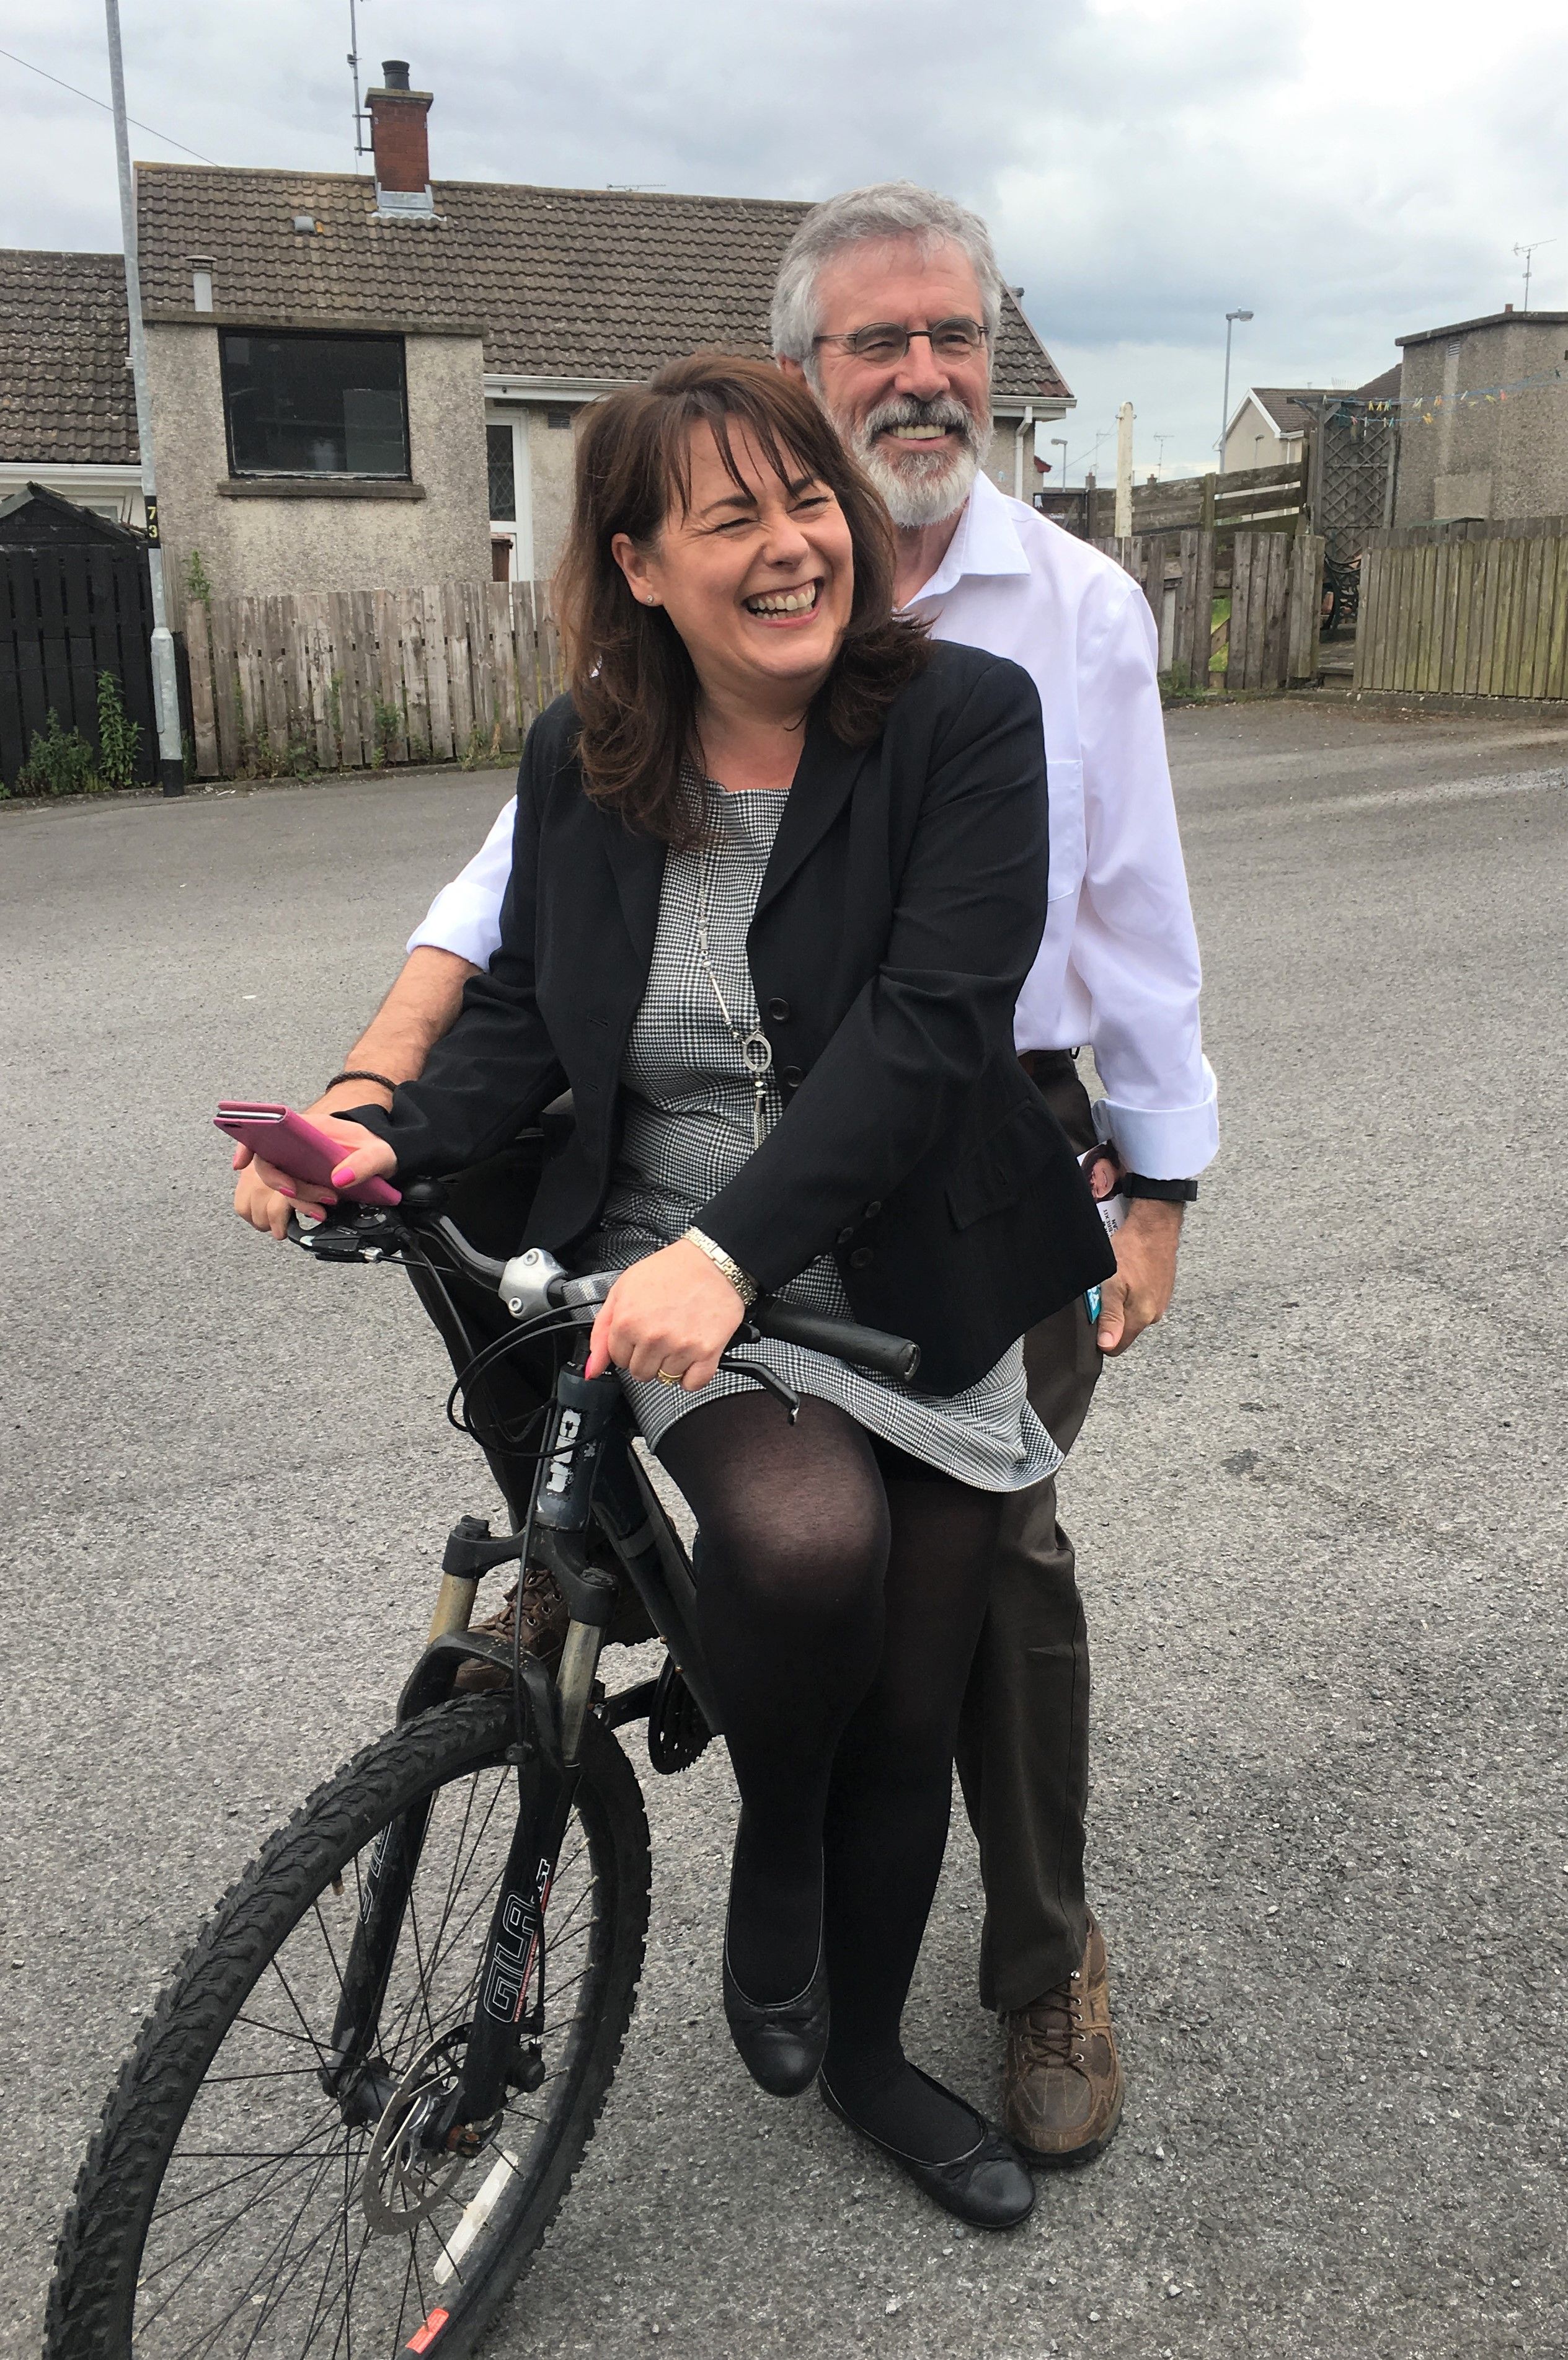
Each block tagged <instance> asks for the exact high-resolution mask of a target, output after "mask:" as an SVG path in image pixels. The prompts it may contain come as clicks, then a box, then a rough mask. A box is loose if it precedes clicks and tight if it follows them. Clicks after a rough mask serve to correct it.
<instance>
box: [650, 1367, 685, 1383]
mask: <svg viewBox="0 0 1568 2360" xmlns="http://www.w3.org/2000/svg"><path fill="white" fill-rule="evenodd" d="M653 1373H654V1375H655V1377H656V1378H657V1379H658V1381H659V1383H660V1384H661V1385H679V1384H681V1383H683V1382H684V1379H683V1378H681V1377H672V1376H671V1375H670V1371H669V1370H668V1369H655V1371H654V1372H653Z"/></svg>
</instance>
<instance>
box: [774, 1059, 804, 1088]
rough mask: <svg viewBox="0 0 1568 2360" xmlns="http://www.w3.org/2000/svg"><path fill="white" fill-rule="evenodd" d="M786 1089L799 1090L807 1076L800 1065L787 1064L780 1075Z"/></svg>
mask: <svg viewBox="0 0 1568 2360" xmlns="http://www.w3.org/2000/svg"><path fill="white" fill-rule="evenodd" d="M805 1078H806V1076H805V1075H804V1073H803V1072H802V1071H801V1069H800V1066H799V1065H786V1066H784V1067H783V1069H782V1070H781V1072H780V1073H779V1080H780V1081H781V1082H782V1083H783V1084H784V1086H785V1087H786V1089H791V1090H798V1089H799V1088H800V1084H801V1083H802V1082H803V1081H804V1080H805Z"/></svg>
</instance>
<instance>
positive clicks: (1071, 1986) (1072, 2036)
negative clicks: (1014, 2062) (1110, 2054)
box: [1013, 1971, 1083, 2070]
mask: <svg viewBox="0 0 1568 2360" xmlns="http://www.w3.org/2000/svg"><path fill="white" fill-rule="evenodd" d="M1082 2011H1083V1973H1082V1972H1081V1971H1079V1972H1074V1973H1073V1974H1071V1975H1069V1977H1068V1978H1067V1981H1066V1982H1065V1983H1057V1984H1055V1985H1054V1986H1053V1988H1052V1989H1051V1990H1050V1991H1048V1992H1045V1993H1043V1994H1041V1996H1040V1998H1039V1999H1037V2000H1034V2001H1031V2003H1030V2004H1029V2006H1028V2007H1022V2008H1019V2010H1018V2014H1017V2015H1016V2016H1014V2018H1013V2033H1014V2038H1016V2039H1017V2041H1018V2047H1019V2049H1020V2050H1021V2052H1022V2054H1023V2057H1024V2060H1026V2062H1028V2063H1029V2064H1030V2065H1045V2066H1054V2067H1056V2068H1057V2069H1058V2070H1070V2069H1073V2068H1076V2067H1081V2066H1082V2064H1083V2013H1082Z"/></svg>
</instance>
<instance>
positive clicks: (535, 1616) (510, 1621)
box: [490, 1566, 561, 1639]
mask: <svg viewBox="0 0 1568 2360" xmlns="http://www.w3.org/2000/svg"><path fill="white" fill-rule="evenodd" d="M560 1600H561V1592H560V1590H558V1589H557V1587H556V1585H555V1582H554V1580H553V1579H552V1578H551V1577H550V1575H549V1574H548V1573H546V1572H544V1571H543V1570H542V1568H539V1567H538V1566H530V1568H528V1572H527V1573H526V1574H525V1575H524V1576H523V1579H522V1581H521V1583H520V1584H519V1583H516V1582H514V1584H513V1585H512V1587H511V1589H510V1590H508V1591H507V1592H506V1598H505V1599H504V1600H503V1601H502V1604H501V1607H500V1610H499V1612H497V1613H496V1614H495V1616H494V1617H493V1618H492V1622H491V1625H490V1627H491V1628H492V1629H493V1630H494V1632H495V1636H496V1637H497V1638H500V1639H509V1638H510V1637H511V1635H512V1629H513V1625H514V1624H515V1622H516V1621H517V1615H518V1614H519V1612H520V1613H521V1615H522V1618H523V1628H524V1630H525V1631H528V1632H537V1631H539V1630H542V1629H543V1628H544V1627H545V1626H546V1624H548V1622H549V1621H550V1616H551V1614H552V1613H553V1612H555V1611H556V1609H557V1608H558V1606H559V1604H560Z"/></svg>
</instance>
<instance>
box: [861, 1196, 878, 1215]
mask: <svg viewBox="0 0 1568 2360" xmlns="http://www.w3.org/2000/svg"><path fill="white" fill-rule="evenodd" d="M881 1210H882V1199H881V1197H880V1196H873V1198H872V1199H871V1202H870V1204H869V1205H867V1207H866V1210H865V1212H864V1213H862V1215H861V1217H860V1218H861V1219H862V1220H863V1221H874V1220H875V1219H876V1218H877V1214H878V1213H879V1212H880V1211H881Z"/></svg>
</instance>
